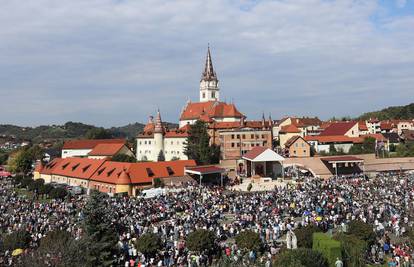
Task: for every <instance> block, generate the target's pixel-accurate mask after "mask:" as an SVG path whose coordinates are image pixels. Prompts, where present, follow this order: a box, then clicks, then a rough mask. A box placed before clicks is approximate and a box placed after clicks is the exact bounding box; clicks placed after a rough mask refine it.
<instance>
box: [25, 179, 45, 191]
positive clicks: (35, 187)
mask: <svg viewBox="0 0 414 267" xmlns="http://www.w3.org/2000/svg"><path fill="white" fill-rule="evenodd" d="M44 183H45V180H43V179H37V180H33V181H32V182H31V183H30V184H29V186H28V187H29V190H30V191H37V192H39V190H40V188H41V187H42V186H43V185H44Z"/></svg>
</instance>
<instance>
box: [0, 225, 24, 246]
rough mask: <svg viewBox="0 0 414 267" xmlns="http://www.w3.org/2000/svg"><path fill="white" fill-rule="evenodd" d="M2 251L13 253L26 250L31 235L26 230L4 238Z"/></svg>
mask: <svg viewBox="0 0 414 267" xmlns="http://www.w3.org/2000/svg"><path fill="white" fill-rule="evenodd" d="M2 241H3V242H2V244H1V249H0V250H1V251H6V250H8V251H13V250H15V249H18V248H21V249H25V248H27V247H28V246H29V242H30V234H29V232H27V231H25V230H19V231H17V232H13V233H11V234H6V235H4V236H3V237H2Z"/></svg>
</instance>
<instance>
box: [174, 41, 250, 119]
mask: <svg viewBox="0 0 414 267" xmlns="http://www.w3.org/2000/svg"><path fill="white" fill-rule="evenodd" d="M218 84H219V81H218V78H217V74H216V72H215V70H214V68H213V61H212V58H211V52H210V47H208V49H207V56H206V62H205V65H204V71H203V73H202V75H201V80H200V101H199V102H191V101H188V102H187V104H186V105H185V107H184V108H183V110H182V111H181V115H180V122H179V126H180V127H183V126H185V125H187V124H193V123H195V122H196V121H197V120H202V121H205V122H207V123H209V122H213V121H216V122H235V121H240V120H241V119H242V118H243V117H245V116H244V115H243V114H242V113H241V112H240V111H239V110H238V109H237V108H236V106H235V105H234V104H233V103H226V102H222V101H220V95H219V94H220V89H219V86H218Z"/></svg>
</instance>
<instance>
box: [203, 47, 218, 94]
mask: <svg viewBox="0 0 414 267" xmlns="http://www.w3.org/2000/svg"><path fill="white" fill-rule="evenodd" d="M219 100H220V95H219V87H218V79H217V75H216V72H215V71H214V69H213V62H212V60H211V53H210V46H209V47H208V48H207V58H206V64H205V66H204V71H203V74H202V75H201V81H200V102H207V101H219Z"/></svg>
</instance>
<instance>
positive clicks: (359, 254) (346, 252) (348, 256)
mask: <svg viewBox="0 0 414 267" xmlns="http://www.w3.org/2000/svg"><path fill="white" fill-rule="evenodd" d="M334 238H335V239H336V240H338V241H340V242H341V252H342V259H343V261H344V264H345V266H347V267H365V259H364V256H365V251H366V249H367V243H366V242H365V241H364V240H361V239H359V238H358V237H356V236H354V235H346V234H338V235H336V236H335V237H334Z"/></svg>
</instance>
